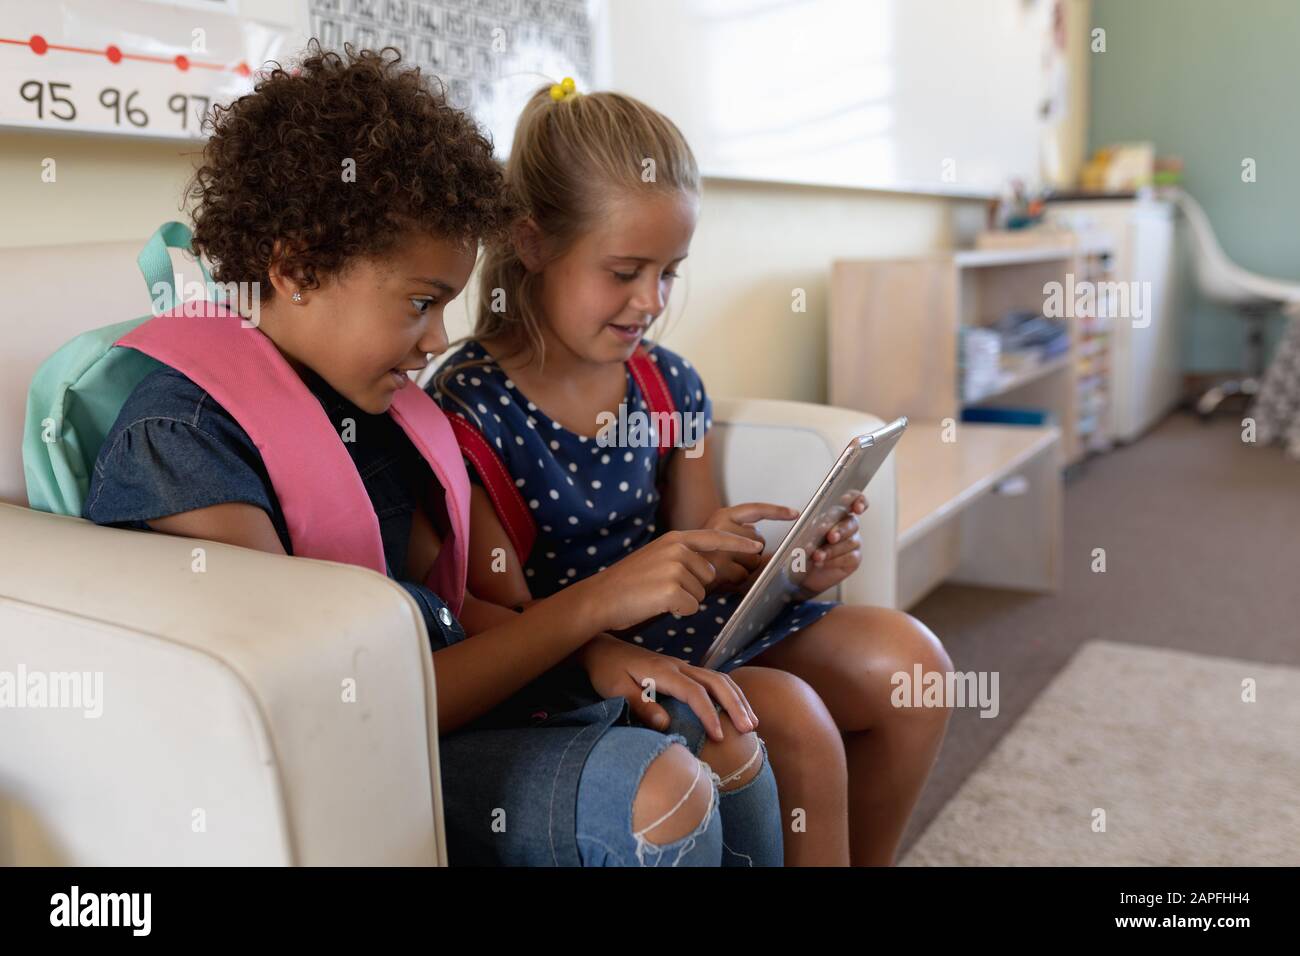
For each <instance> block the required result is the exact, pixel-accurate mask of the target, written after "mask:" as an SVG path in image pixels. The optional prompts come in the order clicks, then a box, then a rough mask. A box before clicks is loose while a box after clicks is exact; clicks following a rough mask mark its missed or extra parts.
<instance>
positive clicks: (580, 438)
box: [578, 435, 587, 443]
mask: <svg viewBox="0 0 1300 956" xmlns="http://www.w3.org/2000/svg"><path fill="white" fill-rule="evenodd" d="M578 441H580V442H584V443H585V442H586V441H587V436H586V435H579V436H578Z"/></svg>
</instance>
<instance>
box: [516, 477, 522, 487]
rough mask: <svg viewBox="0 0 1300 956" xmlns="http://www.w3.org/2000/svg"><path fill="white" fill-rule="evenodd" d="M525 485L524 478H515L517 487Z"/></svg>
mask: <svg viewBox="0 0 1300 956" xmlns="http://www.w3.org/2000/svg"><path fill="white" fill-rule="evenodd" d="M523 486H524V480H523V479H522V478H516V479H515V487H516V488H522V487H523Z"/></svg>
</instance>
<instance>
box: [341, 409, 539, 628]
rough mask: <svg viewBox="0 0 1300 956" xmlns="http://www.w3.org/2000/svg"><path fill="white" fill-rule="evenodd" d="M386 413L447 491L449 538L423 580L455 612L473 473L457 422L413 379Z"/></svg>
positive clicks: (465, 564) (465, 562) (461, 592)
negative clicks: (462, 453) (459, 440)
mask: <svg viewBox="0 0 1300 956" xmlns="http://www.w3.org/2000/svg"><path fill="white" fill-rule="evenodd" d="M388 413H389V414H390V415H392V416H393V420H394V421H396V422H397V424H398V425H400V426H401V427H402V430H403V431H405V432H406V434H407V436H408V437H410V439H411V443H412V444H413V445H415V447H416V450H417V451H419V452H420V454H421V455H422V456H423V457H424V460H425V461H427V462H428V463H429V467H430V468H432V469H433V474H434V477H435V478H437V479H438V483H439V484H440V485H442V489H443V493H444V495H445V496H446V503H447V519H448V521H450V522H451V540H450V541H447V540H444V541H443V542H442V549H441V550H440V551H439V552H438V560H437V561H436V562H435V563H434V566H433V569H432V571H430V573H429V580H428V581H427V582H425V584H426V586H427V587H428V588H429V589H430V590H431V591H433V592H434V593H435V594H437V595H438V596H439V597H440V598H442V599H443V600H444V601H446V602H447V604H448V606H449V607H450V608H451V610H452V613H453V614H460V609H461V606H462V605H463V603H464V600H465V580H466V574H467V570H468V568H469V473H468V472H466V471H465V462H464V461H462V460H461V456H460V447H459V445H458V443H457V440H456V433H455V431H454V426H453V423H452V422H451V420H449V419H448V418H447V416H446V415H445V414H444V413H443V411H442V409H441V408H439V407H438V403H437V402H435V401H434V400H433V399H432V398H430V397H429V395H428V393H426V392H425V391H424V389H422V388H418V387H416V386H415V385H414V384H412V385H409V386H407V387H406V388H403V389H401V390H399V391H398V392H397V393H396V394H395V395H394V396H393V404H392V405H391V406H390V408H389V410H388ZM353 470H354V471H355V470H356V469H355V468H354V469H353ZM511 487H512V488H513V487H514V486H513V485H512V486H511Z"/></svg>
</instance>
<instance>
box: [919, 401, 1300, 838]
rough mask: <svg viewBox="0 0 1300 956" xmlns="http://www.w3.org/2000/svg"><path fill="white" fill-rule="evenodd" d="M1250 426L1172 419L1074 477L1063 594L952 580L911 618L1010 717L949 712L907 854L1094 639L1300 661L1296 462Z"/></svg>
mask: <svg viewBox="0 0 1300 956" xmlns="http://www.w3.org/2000/svg"><path fill="white" fill-rule="evenodd" d="M1239 422H1240V418H1236V419H1235V420H1234V419H1229V418H1227V417H1224V418H1221V419H1217V420H1215V421H1213V422H1211V423H1209V424H1203V423H1201V422H1200V421H1199V420H1198V419H1197V418H1195V417H1194V416H1192V415H1190V414H1187V413H1185V412H1176V413H1174V414H1172V415H1171V416H1169V417H1168V418H1166V419H1165V420H1164V421H1163V422H1161V423H1159V424H1158V425H1157V426H1156V427H1155V428H1153V429H1152V430H1151V431H1150V432H1148V433H1147V434H1146V435H1144V436H1143V437H1141V438H1140V439H1138V440H1137V441H1136V442H1134V443H1133V444H1131V445H1127V446H1122V447H1120V448H1117V449H1116V450H1114V451H1112V452H1110V453H1108V454H1106V455H1102V456H1098V457H1094V458H1092V459H1090V460H1089V461H1088V462H1086V463H1085V464H1084V465H1083V466H1082V467H1081V468H1080V469H1079V470H1078V473H1077V474H1075V475H1074V476H1072V477H1071V478H1070V479H1069V480H1068V481H1067V484H1066V491H1065V571H1064V585H1063V587H1062V590H1061V591H1060V593H1058V594H1052V595H1035V594H1023V593H1015V592H1009V591H996V590H990V589H983V588H971V587H961V586H956V585H944V586H941V587H939V588H938V589H936V590H935V591H933V592H931V594H930V595H929V596H927V597H926V598H925V599H923V600H922V601H921V602H920V603H919V604H917V605H916V606H914V607H913V608H912V609H911V613H912V614H913V615H915V616H916V617H917V618H919V619H920V620H922V621H924V622H925V623H926V624H927V625H928V626H929V627H930V628H931V629H932V630H933V631H934V632H935V633H936V634H938V635H939V637H940V638H941V639H942V640H943V642H944V644H945V646H946V647H947V649H948V653H949V654H950V655H951V657H952V659H953V663H954V665H955V666H956V669H957V670H959V671H971V670H973V671H982V670H996V671H998V672H999V673H1000V687H999V690H1000V698H1001V710H1000V713H999V714H998V716H997V717H996V718H993V719H982V718H980V717H979V715H978V711H977V709H975V708H967V709H962V710H958V711H957V712H955V713H954V715H953V718H952V721H951V722H950V723H949V726H948V735H947V737H946V739H945V741H944V745H943V749H942V751H941V752H940V755H939V759H938V761H937V763H936V765H935V768H934V771H933V773H932V775H931V777H930V781H929V783H928V784H927V786H926V789H925V791H924V793H923V794H922V796H921V800H920V803H919V804H918V807H917V810H916V812H915V813H914V814H913V817H912V820H911V823H910V824H909V826H908V831H907V833H906V835H905V836H904V839H903V844H902V847H901V849H900V852H899V856H900V857H901V856H902V855H903V853H905V852H906V850H907V848H908V847H910V846H911V844H912V843H913V842H914V841H915V839H916V837H917V836H919V835H920V833H921V832H922V831H923V830H924V828H925V827H926V826H927V825H928V824H929V823H930V821H931V820H932V819H933V818H934V816H935V814H936V813H938V811H939V809H940V808H941V807H942V806H943V805H944V803H945V802H947V800H948V799H949V798H950V797H951V796H952V795H953V794H954V793H955V792H956V791H957V789H958V788H959V787H960V786H961V784H962V782H963V781H964V780H965V779H966V778H967V776H968V775H969V774H970V773H971V772H972V771H973V770H974V769H975V768H976V766H977V765H978V764H979V763H980V761H981V760H982V759H983V758H984V757H985V755H987V754H988V752H989V751H990V750H991V749H992V748H993V746H994V744H996V743H997V741H998V740H999V739H1000V738H1001V737H1002V735H1003V734H1005V733H1006V732H1007V730H1008V729H1009V728H1010V727H1011V726H1012V725H1013V724H1014V723H1015V721H1016V720H1017V719H1018V718H1019V717H1020V715H1021V714H1023V713H1024V712H1025V710H1026V708H1027V707H1028V706H1029V704H1030V703H1031V702H1032V701H1033V700H1034V699H1035V698H1036V697H1037V696H1038V695H1039V694H1040V693H1041V692H1042V691H1043V689H1044V688H1045V687H1046V686H1047V684H1048V683H1049V682H1050V681H1051V680H1052V678H1053V677H1054V676H1055V675H1056V674H1057V673H1058V672H1059V671H1060V670H1061V668H1062V667H1063V666H1064V665H1065V663H1066V662H1067V661H1068V660H1069V659H1070V657H1071V656H1072V655H1073V654H1074V652H1075V651H1076V649H1077V648H1078V647H1079V646H1080V645H1081V644H1082V643H1084V642H1085V641H1090V640H1108V641H1119V642H1128V643H1133V644H1145V645H1152V646H1158V647H1170V648H1180V649H1184V650H1188V651H1194V652H1197V653H1201V654H1210V655H1220V656H1225V657H1236V658H1242V659H1245V660H1255V661H1260V662H1264V663H1272V664H1286V665H1291V666H1300V622H1298V620H1297V619H1298V618H1300V462H1295V461H1293V460H1291V459H1288V458H1286V457H1285V455H1284V454H1283V453H1282V451H1281V449H1280V448H1278V447H1276V446H1274V447H1269V448H1263V447H1259V446H1257V445H1252V444H1247V443H1244V442H1243V441H1242V440H1241V426H1240V424H1239ZM1096 548H1104V549H1105V561H1106V570H1105V572H1104V573H1097V572H1094V571H1093V570H1092V566H1093V562H1094V557H1093V552H1094V549H1096Z"/></svg>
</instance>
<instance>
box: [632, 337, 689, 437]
mask: <svg viewBox="0 0 1300 956" xmlns="http://www.w3.org/2000/svg"><path fill="white" fill-rule="evenodd" d="M627 368H628V371H629V372H631V373H632V378H633V379H634V380H635V381H636V387H637V388H639V389H641V395H642V397H643V398H644V399H645V403H646V405H647V406H649V409H650V414H651V416H656V415H658V414H659V413H661V412H663V413H667V415H668V427H667V428H666V429H664V430H663V431H661V432H660V433H659V454H660V455H661V456H662V455H666V454H668V453H669V452H670V451H672V449H673V446H674V445H675V444H676V443H677V416H676V415H674V414H673V412H675V411H676V410H677V405H676V403H675V402H674V401H673V393H672V392H671V391H669V390H668V382H667V380H666V379H665V378H664V373H663V372H662V371H660V369H659V363H658V362H656V361H655V360H654V359H652V358H651V357H650V355H649V353H647V352H644V351H642V350H641V348H640V347H638V348H637V350H636V351H635V352H633V353H632V357H631V358H629V359H628V360H627Z"/></svg>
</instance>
